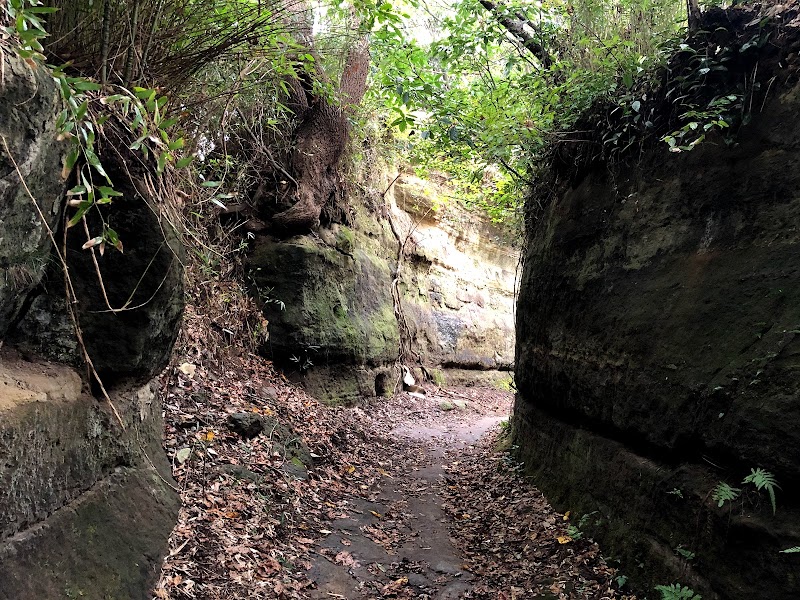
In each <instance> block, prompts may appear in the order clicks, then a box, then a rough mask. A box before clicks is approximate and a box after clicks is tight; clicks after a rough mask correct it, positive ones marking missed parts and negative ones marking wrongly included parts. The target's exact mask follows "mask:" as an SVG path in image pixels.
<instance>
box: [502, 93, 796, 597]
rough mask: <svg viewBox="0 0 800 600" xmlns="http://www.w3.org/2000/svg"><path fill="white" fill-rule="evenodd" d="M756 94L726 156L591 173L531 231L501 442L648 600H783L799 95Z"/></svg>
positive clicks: (789, 591)
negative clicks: (762, 99)
mask: <svg viewBox="0 0 800 600" xmlns="http://www.w3.org/2000/svg"><path fill="white" fill-rule="evenodd" d="M775 95H776V94H773V99H771V101H770V102H769V103H768V104H767V105H766V108H765V109H764V111H763V112H761V113H760V114H758V115H754V120H753V123H751V124H750V125H749V126H747V127H745V128H744V129H743V130H742V132H741V133H740V137H739V139H738V142H739V143H738V144H737V145H736V146H735V147H732V148H727V147H726V146H725V145H724V144H723V143H722V140H720V139H716V140H709V141H706V142H705V143H703V144H701V145H700V146H698V147H697V148H696V149H695V150H694V151H692V152H691V153H687V154H683V155H679V156H676V155H674V154H669V153H667V152H666V151H665V150H664V149H662V148H656V149H653V150H651V151H650V152H649V153H648V154H646V155H645V156H643V157H642V159H641V161H640V162H639V163H637V165H636V166H635V168H634V169H631V170H628V171H627V172H620V173H617V172H615V173H613V174H612V172H611V169H609V168H607V167H606V166H605V165H599V166H596V167H595V168H593V169H590V170H589V171H588V172H585V173H583V174H582V175H581V176H579V177H577V178H575V179H573V180H571V181H567V182H565V183H563V184H562V185H561V187H560V188H559V189H558V193H557V194H556V197H555V199H554V200H553V202H552V203H550V204H549V206H547V207H546V209H545V211H544V213H543V214H540V215H538V219H537V220H533V219H531V226H530V228H529V231H528V242H529V247H528V250H527V253H526V256H525V266H524V273H523V277H522V283H521V289H520V297H519V304H518V313H517V319H518V321H517V323H518V329H517V363H516V382H517V386H518V389H519V394H518V397H517V401H516V407H515V417H514V436H515V440H516V441H515V443H516V444H518V445H519V446H520V452H521V456H522V458H523V460H524V461H525V463H526V465H527V468H528V470H529V471H530V472H531V473H532V474H533V475H534V476H535V478H536V480H537V482H538V483H539V485H540V487H541V488H542V490H543V491H544V493H545V494H546V495H547V496H548V498H549V499H550V500H551V501H553V502H554V504H555V505H556V506H558V507H560V508H562V509H564V510H571V511H572V514H573V515H576V516H579V515H583V514H586V515H589V517H588V522H587V523H586V528H587V530H588V531H589V533H592V534H595V535H596V536H597V537H599V539H600V540H601V542H602V543H603V545H604V551H605V552H606V553H608V555H609V556H613V557H616V558H618V559H619V560H620V561H621V565H622V567H621V569H622V573H624V574H625V575H626V576H628V577H629V578H630V580H631V581H632V582H633V583H634V584H636V585H638V586H639V587H640V588H641V589H644V590H645V591H646V592H649V593H650V594H652V593H653V592H652V589H653V586H654V585H656V584H669V583H673V582H675V581H681V582H682V583H684V584H688V585H691V586H693V587H694V588H695V590H696V591H698V592H702V594H703V598H704V600H709V599H714V598H726V599H750V598H770V599H772V600H789V599H790V598H797V597H800V578H798V572H800V571H798V564H800V563H798V559H797V555H796V554H781V553H780V551H781V550H784V549H786V548H790V547H794V546H800V377H798V368H800V230H798V223H799V222H800V171H798V169H797V164H798V160H800V122H798V120H797V118H796V115H797V111H798V110H800V87H798V86H795V87H793V88H791V89H788V90H787V89H784V91H783V92H781V93H780V94H779V95H778V97H777V98H775V97H774V96H775ZM532 208H533V207H531V210H532ZM531 216H533V215H531ZM758 467H761V468H764V469H767V470H769V471H771V472H772V473H773V474H774V475H775V476H776V478H777V480H778V482H779V484H780V486H781V489H780V490H778V491H777V511H776V513H775V514H774V515H773V511H772V508H771V506H770V501H769V499H768V496H767V493H766V492H765V491H762V492H760V493H759V492H757V491H756V490H755V488H754V487H753V486H752V485H751V484H744V483H742V481H743V479H744V477H745V476H747V475H748V474H749V473H750V471H751V469H752V468H758ZM720 481H725V482H727V483H729V484H730V485H732V486H733V487H736V488H741V489H742V490H743V491H742V495H741V496H740V497H739V498H738V499H737V500H736V501H734V502H732V503H727V504H724V505H723V506H721V507H720V506H718V505H717V502H715V501H714V500H713V499H712V490H713V489H714V488H715V486H716V485H717V484H718V483H719V482H720ZM677 549H681V550H684V551H689V552H692V553H694V558H692V559H691V560H686V559H684V557H683V556H682V554H681V553H680V552H678V551H677Z"/></svg>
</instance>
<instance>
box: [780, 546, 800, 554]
mask: <svg viewBox="0 0 800 600" xmlns="http://www.w3.org/2000/svg"><path fill="white" fill-rule="evenodd" d="M779 552H780V553H781V554H800V546H792V547H791V548H787V549H786V550H780V551H779Z"/></svg>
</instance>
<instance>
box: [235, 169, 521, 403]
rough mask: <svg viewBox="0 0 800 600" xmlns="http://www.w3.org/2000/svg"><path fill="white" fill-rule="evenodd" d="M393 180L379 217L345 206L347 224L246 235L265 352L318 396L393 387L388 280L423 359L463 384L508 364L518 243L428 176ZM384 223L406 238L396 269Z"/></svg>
mask: <svg viewBox="0 0 800 600" xmlns="http://www.w3.org/2000/svg"><path fill="white" fill-rule="evenodd" d="M395 188H396V191H394V192H390V193H389V194H387V201H386V204H385V206H384V207H383V208H384V212H383V214H382V215H380V214H375V213H373V212H370V211H368V210H367V209H366V208H365V207H364V206H354V207H353V211H354V218H353V222H352V224H351V226H346V225H343V224H331V225H328V226H326V227H323V228H321V229H320V230H319V231H318V232H316V233H315V234H313V235H309V236H296V237H293V238H290V239H288V240H281V239H277V238H272V237H270V236H260V237H259V238H258V239H257V240H256V242H255V245H254V250H253V253H252V254H251V257H250V274H251V276H252V278H253V280H254V282H255V284H256V286H255V287H256V291H257V293H259V294H260V295H261V299H262V301H264V302H263V307H264V311H265V314H266V316H267V318H268V320H269V323H270V340H269V343H268V351H269V352H270V354H271V356H272V358H273V359H274V360H275V361H276V362H277V363H278V364H280V365H281V366H283V367H285V368H286V369H287V370H289V371H296V372H300V373H302V379H303V381H304V382H305V384H306V385H307V387H309V389H310V390H311V391H312V392H313V393H314V394H315V395H316V396H317V397H318V398H320V399H322V400H326V401H331V402H342V401H344V402H348V401H353V400H356V399H357V398H359V397H362V396H373V395H375V394H383V393H387V390H388V391H390V390H392V389H393V388H394V383H395V380H396V379H397V378H396V374H394V375H393V374H392V373H391V369H390V368H389V367H390V366H391V365H392V364H393V363H394V361H395V360H396V358H397V356H398V352H399V344H400V330H399V326H398V322H397V317H396V315H395V305H394V300H393V296H392V286H393V282H394V281H395V278H397V283H398V288H397V289H398V292H399V297H400V299H401V302H402V306H403V313H404V315H405V319H406V322H407V324H408V326H409V330H410V335H411V342H412V348H413V349H414V350H415V351H417V352H419V353H420V354H421V356H422V360H423V363H424V364H425V366H426V367H427V368H428V369H430V370H431V371H433V370H444V374H443V375H442V376H443V377H447V376H451V378H452V379H453V380H454V381H458V382H465V381H470V380H473V381H474V380H476V379H480V380H484V379H487V378H488V379H497V378H498V377H497V376H496V375H495V374H496V373H497V372H498V371H508V370H510V368H511V365H512V363H513V348H514V328H513V296H514V274H515V269H516V265H517V258H518V255H517V252H516V250H514V249H513V247H512V245H511V243H510V242H508V241H506V240H505V239H504V238H503V236H502V234H501V232H500V231H499V230H497V229H496V228H494V227H493V226H492V225H491V224H490V223H488V222H487V221H486V220H484V219H481V218H480V217H478V216H476V215H475V214H470V213H468V212H466V211H464V210H461V209H458V208H456V207H453V206H452V205H451V206H450V207H449V208H448V207H445V206H444V205H441V206H440V205H439V203H440V199H438V198H437V197H436V195H437V194H441V190H440V189H436V188H435V186H432V185H431V184H425V183H424V182H421V181H419V180H415V179H413V178H410V177H406V178H404V179H401V180H400V182H398V183H397V184H396V185H395ZM390 219H391V222H390ZM392 223H393V224H394V228H395V230H396V231H397V233H398V234H399V235H400V237H401V241H403V242H404V243H405V257H404V259H403V261H402V266H401V268H400V273H399V277H398V274H397V252H398V241H397V238H396V236H395V234H394V233H393V231H392V226H391V225H392ZM276 301H280V303H282V305H281V304H280V303H279V302H276ZM487 373H488V375H487ZM440 374H441V373H440ZM502 377H506V378H507V374H504V375H502Z"/></svg>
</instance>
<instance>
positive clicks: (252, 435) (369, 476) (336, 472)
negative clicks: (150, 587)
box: [154, 356, 632, 600]
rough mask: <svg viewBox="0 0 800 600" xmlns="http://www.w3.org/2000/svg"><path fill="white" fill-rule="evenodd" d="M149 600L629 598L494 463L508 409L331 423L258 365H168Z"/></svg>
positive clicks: (399, 406) (503, 466)
mask: <svg viewBox="0 0 800 600" xmlns="http://www.w3.org/2000/svg"><path fill="white" fill-rule="evenodd" d="M164 395H165V408H166V431H167V441H166V448H167V452H168V455H169V456H170V458H171V460H172V462H173V473H174V476H175V479H176V481H177V482H178V487H179V489H180V491H181V494H182V498H183V508H182V510H181V514H180V518H179V523H178V525H177V527H176V528H175V530H174V531H173V534H172V536H171V539H170V552H169V555H168V557H167V558H166V559H165V561H164V567H163V571H162V576H161V579H160V582H159V584H158V587H157V588H156V589H155V591H154V597H156V598H161V599H164V598H175V599H178V598H197V599H206V598H208V599H217V598H219V599H222V598H225V599H228V598H309V599H336V598H338V599H342V598H344V599H361V598H421V599H456V598H481V599H490V598H491V599H500V600H505V599H511V598H519V599H522V598H535V597H543V598H559V599H561V598H581V599H583V598H593V599H594V598H596V599H600V598H625V597H628V598H632V596H624V595H623V594H621V593H620V592H619V591H617V590H616V586H615V583H614V581H615V575H616V574H615V572H614V570H613V569H611V568H610V567H608V566H607V564H606V562H605V561H604V559H603V558H602V556H601V554H600V552H599V549H598V547H597V545H596V544H594V543H593V542H591V541H590V540H587V539H584V538H583V536H582V535H581V534H580V532H579V531H578V530H577V529H576V528H575V527H574V526H572V523H571V521H570V520H569V517H568V516H566V517H565V515H564V514H560V513H556V512H555V511H554V510H553V509H552V508H551V507H550V506H549V505H548V503H547V502H546V500H545V499H544V498H543V497H542V495H541V493H539V492H538V490H536V488H535V487H533V486H532V485H531V484H530V483H529V482H527V481H526V479H525V478H524V477H523V475H522V470H521V466H520V465H518V464H516V463H515V462H514V460H513V458H512V457H511V455H509V454H508V453H507V452H506V451H504V450H502V449H501V448H502V447H503V445H504V443H505V444H507V442H505V441H504V436H503V433H504V432H505V431H506V430H507V428H508V425H507V423H508V417H509V412H510V408H511V403H512V394H511V393H510V392H506V391H498V390H495V389H488V388H487V389H482V388H479V387H473V388H457V389H440V388H435V387H432V386H431V387H429V389H428V395H427V397H426V398H424V399H421V398H414V397H412V396H410V395H408V394H405V393H399V394H397V395H395V397H393V398H378V399H372V400H369V401H365V402H364V403H363V404H362V405H361V406H357V407H348V408H345V407H328V406H324V405H322V404H320V403H318V402H317V401H316V400H314V399H313V398H311V397H309V396H308V395H307V394H306V393H305V392H303V391H302V390H301V389H299V388H296V387H295V386H293V385H291V384H289V383H288V382H287V381H286V380H285V379H284V378H283V377H282V376H281V375H279V374H278V373H277V372H275V371H274V370H273V368H272V366H271V365H270V364H269V363H268V362H265V361H263V360H261V359H260V358H257V357H254V356H245V357H239V358H238V359H235V360H234V361H232V362H229V364H228V365H227V366H226V368H211V367H209V366H203V365H201V364H195V363H190V362H186V363H182V364H181V363H178V364H177V365H176V367H175V368H174V369H173V372H172V374H171V376H169V377H167V378H165V381H164Z"/></svg>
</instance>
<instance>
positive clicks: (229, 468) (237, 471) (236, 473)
mask: <svg viewBox="0 0 800 600" xmlns="http://www.w3.org/2000/svg"><path fill="white" fill-rule="evenodd" d="M219 470H220V471H222V472H223V473H228V474H229V475H232V476H233V477H235V478H236V479H247V480H249V481H252V482H253V483H261V481H262V480H263V479H264V477H263V476H261V475H259V474H258V473H254V472H253V471H251V470H249V469H246V468H245V467H243V466H242V465H229V464H227V465H220V466H219Z"/></svg>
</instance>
